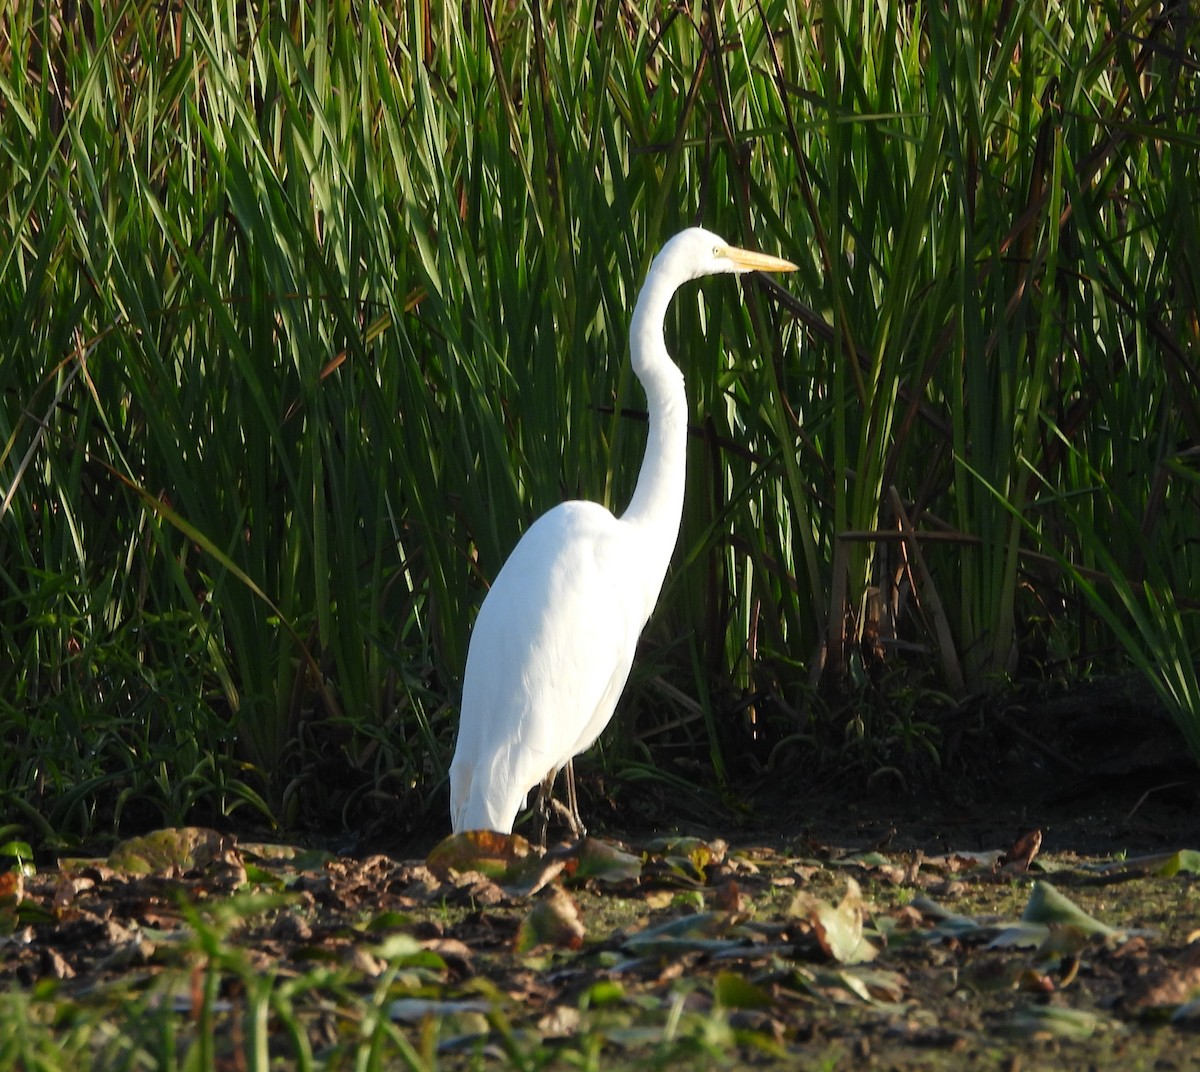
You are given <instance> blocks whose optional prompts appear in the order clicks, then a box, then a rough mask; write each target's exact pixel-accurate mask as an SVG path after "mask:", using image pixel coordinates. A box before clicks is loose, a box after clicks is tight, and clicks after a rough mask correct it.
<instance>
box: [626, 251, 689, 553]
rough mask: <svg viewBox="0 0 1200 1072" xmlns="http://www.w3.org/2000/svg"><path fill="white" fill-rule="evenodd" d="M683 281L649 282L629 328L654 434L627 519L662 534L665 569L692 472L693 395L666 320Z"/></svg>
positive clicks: (659, 544) (659, 546)
mask: <svg viewBox="0 0 1200 1072" xmlns="http://www.w3.org/2000/svg"><path fill="white" fill-rule="evenodd" d="M653 274H654V273H652V276H653ZM678 285H679V280H678V279H670V278H667V277H664V276H659V277H658V278H657V279H654V280H653V281H648V283H647V285H646V286H644V287H643V288H642V292H641V294H640V295H639V296H638V301H637V306H636V307H635V308H634V310H633V320H632V321H631V323H630V326H629V339H630V350H631V352H632V355H633V371H634V372H635V373H636V374H637V378H638V380H639V381H640V382H641V385H642V388H643V390H645V392H646V408H647V410H648V411H649V414H650V434H649V438H648V439H647V442H646V456H645V458H644V459H643V460H642V469H641V472H640V473H639V474H638V481H637V487H636V488H635V489H634V492H633V498H632V499H631V500H630V502H629V506H628V508H627V509H626V510H625V513H624V514H622V515H621V520H622V521H626V522H629V523H630V524H633V525H637V526H638V527H640V528H644V529H645V530H646V534H647V536H648V537H651V534H653V535H654V536H657V537H658V539H657V540H653V539H652V542H651V545H650V546H653V548H654V549H655V551H657V552H659V553H660V555H661V557H662V562H661V568H662V571H663V572H664V573H665V572H666V568H667V563H668V562H669V561H670V557H671V551H672V550H673V549H674V546H675V540H676V538H677V537H678V536H679V522H680V519H681V518H682V516H683V488H684V483H685V481H686V476H687V461H686V455H687V426H688V404H687V394H686V392H685V391H684V388H683V373H681V372H680V371H679V369H678V368H677V367H676V365H675V362H673V361H672V360H671V356H670V354H668V353H667V345H666V342H665V340H664V338H663V320H664V318H665V317H666V313H667V306H668V305H669V304H670V302H671V298H672V296H673V295H674V293H675V290H676V289H677V287H678ZM654 565H655V566H658V565H659V563H655V564H654Z"/></svg>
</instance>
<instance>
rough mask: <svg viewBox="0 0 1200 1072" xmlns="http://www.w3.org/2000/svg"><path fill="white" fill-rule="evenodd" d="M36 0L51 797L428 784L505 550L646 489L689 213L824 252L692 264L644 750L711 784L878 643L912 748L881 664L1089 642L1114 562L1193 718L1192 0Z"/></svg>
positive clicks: (10, 575)
mask: <svg viewBox="0 0 1200 1072" xmlns="http://www.w3.org/2000/svg"><path fill="white" fill-rule="evenodd" d="M0 18H2V19H3V22H2V24H0V42H2V49H0V101H2V102H3V106H2V108H0V113H2V114H0V139H2V142H0V144H2V148H3V152H2V153H0V175H2V179H0V184H2V185H3V187H4V188H5V189H6V190H7V191H8V196H7V197H6V198H5V200H4V203H3V207H2V208H0V212H3V225H2V226H0V309H2V310H3V315H0V349H2V352H3V355H4V356H3V360H2V362H0V390H2V397H3V400H4V403H3V406H2V407H0V442H3V448H2V449H0V472H2V473H3V476H2V477H0V486H2V488H3V492H4V499H3V502H4V508H3V516H2V517H0V525H2V526H3V541H2V542H0V584H2V586H3V588H2V592H0V645H2V649H3V657H2V660H0V705H2V708H3V725H4V735H5V741H6V744H7V745H8V747H7V748H6V749H5V753H4V757H3V759H0V788H2V790H3V792H4V793H5V794H6V797H7V799H8V800H9V801H10V802H11V803H12V804H13V805H14V806H16V807H20V808H22V809H23V810H24V811H25V812H26V814H27V815H28V816H29V818H30V821H32V822H42V823H44V824H46V826H47V828H48V829H59V830H64V829H65V830H73V831H83V830H89V829H91V828H93V826H94V825H96V824H98V823H99V824H107V823H109V822H111V821H113V819H114V817H116V818H121V817H127V816H129V815H130V809H133V810H134V813H135V814H136V816H137V817H139V818H145V819H147V820H149V819H151V818H153V819H156V820H157V819H166V820H167V821H177V820H179V819H181V818H182V817H183V816H185V815H189V814H196V813H197V811H201V812H203V811H204V810H207V811H209V812H211V813H214V814H225V813H228V812H229V811H230V810H232V809H234V808H237V807H249V808H251V809H253V810H254V811H255V812H257V813H260V814H262V815H264V816H266V815H270V816H273V817H284V818H286V819H288V820H289V821H296V820H298V819H300V818H301V817H305V816H310V817H311V816H320V817H329V816H331V815H337V814H340V815H341V816H342V818H343V819H344V820H346V821H350V820H352V819H355V818H356V817H358V816H361V814H362V812H363V809H365V808H367V807H368V804H369V803H370V802H371V801H375V802H378V801H380V800H384V801H386V800H392V799H395V800H398V801H399V806H400V807H401V809H402V810H403V812H404V814H405V815H406V816H407V819H406V821H407V822H410V823H411V822H417V821H418V817H419V816H420V815H421V814H422V813H423V812H424V811H425V810H426V809H428V808H430V806H431V805H432V804H434V803H436V801H437V800H438V799H439V797H438V794H439V792H440V791H441V790H440V785H441V781H442V779H443V777H444V772H445V768H446V764H447V761H448V756H449V750H450V747H451V745H452V741H453V733H454V712H455V703H456V700H457V687H458V680H459V675H460V673H461V667H462V663H463V659H464V656H465V650H466V641H467V637H468V635H469V627H470V622H471V619H472V616H473V613H474V608H475V607H476V606H477V605H478V602H479V600H480V598H481V596H482V593H483V591H484V590H485V587H486V584H487V582H488V580H489V579H490V578H491V577H492V576H494V575H495V572H496V570H497V569H498V568H499V565H500V563H501V562H502V561H503V557H504V555H505V554H506V553H507V552H508V550H509V549H511V547H512V545H513V544H514V543H515V541H516V539H517V537H518V536H519V534H520V532H521V531H522V530H523V528H524V527H525V525H526V524H527V523H528V522H529V520H530V519H532V517H534V516H535V515H536V514H537V513H539V512H541V511H542V510H544V509H546V508H547V507H549V506H550V505H552V504H553V503H555V502H557V501H559V500H560V499H562V498H563V497H566V496H586V497H589V498H596V499H600V500H601V501H603V502H605V503H606V504H607V505H609V506H611V507H613V508H614V509H620V508H621V507H623V505H624V503H625V502H626V500H627V498H628V496H629V494H630V491H631V489H632V486H633V481H634V478H635V475H636V471H637V466H638V464H639V461H640V453H641V450H642V445H643V442H644V438H643V437H644V431H643V428H644V424H643V421H642V420H641V419H640V417H639V410H640V407H641V406H642V405H643V402H642V397H641V394H640V391H639V390H638V388H637V386H636V382H635V381H634V379H633V377H632V374H631V371H630V368H629V364H628V361H627V360H626V342H625V340H626V331H627V319H628V313H629V310H630V308H631V307H632V304H633V300H634V298H635V295H636V291H637V287H638V285H639V283H640V279H641V276H642V275H643V273H644V271H645V268H646V266H647V264H648V262H649V258H650V257H651V256H652V254H653V251H654V250H655V249H656V248H657V246H658V245H659V244H660V243H661V242H662V241H663V240H664V239H665V238H666V237H668V236H669V235H670V234H671V233H673V232H674V231H675V230H677V229H679V228H681V227H683V226H686V225H688V224H690V223H693V222H703V223H704V224H705V225H707V226H709V227H711V228H713V229H715V230H718V231H720V232H723V233H724V234H726V235H727V236H728V237H729V238H731V239H733V240H737V241H739V242H741V243H742V244H758V245H760V246H762V247H763V248H764V249H767V250H771V251H778V252H781V253H783V254H784V255H786V256H788V257H790V258H791V259H793V260H796V261H797V262H799V263H800V266H801V271H800V272H799V273H798V275H797V276H796V277H793V279H792V280H789V282H788V284H787V287H786V289H783V288H781V287H780V286H779V285H777V284H771V283H762V282H748V283H746V284H744V285H743V287H742V289H741V293H738V292H737V291H736V290H735V284H733V283H731V282H730V281H717V282H712V283H709V284H705V285H704V286H703V287H701V288H698V289H695V290H691V291H688V292H685V293H684V294H683V295H682V296H681V298H680V299H679V300H678V301H677V302H676V307H675V311H674V314H673V316H672V323H671V324H670V325H669V332H668V334H669V338H670V343H671V346H672V349H673V352H674V353H676V354H677V355H678V357H679V360H680V363H681V365H682V367H683V369H684V371H685V374H686V376H687V379H688V385H689V393H690V396H691V399H692V405H693V413H694V429H695V436H694V440H693V445H692V452H691V459H690V472H689V478H688V480H689V487H688V505H687V509H686V516H685V520H684V530H683V534H682V537H681V541H680V546H679V551H678V555H677V558H676V566H675V568H674V570H673V572H672V575H671V577H670V578H669V580H668V586H667V589H666V592H665V595H664V600H663V604H662V606H661V608H660V611H659V612H658V613H657V614H656V616H655V619H654V621H653V622H652V624H651V627H650V629H649V631H648V634H647V638H646V642H645V644H644V645H643V658H642V660H641V661H640V663H639V669H638V670H637V671H636V673H635V680H634V682H633V685H632V688H631V691H630V696H629V699H628V702H627V703H626V705H624V709H623V712H622V714H621V715H620V717H619V718H618V727H617V728H616V729H615V731H614V734H613V736H612V738H611V746H612V747H611V751H612V752H613V754H614V757H618V758H620V759H621V762H623V763H635V762H645V761H648V762H649V763H650V764H652V765H653V766H655V767H656V768H657V769H658V770H659V771H661V772H666V773H670V772H672V771H677V772H683V771H686V770H687V769H689V768H676V767H675V766H674V762H675V760H676V759H681V760H689V761H690V760H692V759H694V758H695V756H696V755H697V754H703V755H707V757H708V760H707V762H708V763H709V765H711V766H712V767H713V769H714V770H715V771H716V772H717V774H718V776H720V777H724V776H725V774H726V767H727V765H728V762H729V758H730V756H731V755H733V754H734V753H735V752H736V753H738V754H741V753H744V752H746V750H747V749H746V748H744V747H742V745H743V743H744V742H745V741H746V740H747V738H761V739H762V740H763V744H764V752H763V755H764V756H765V754H766V751H765V749H766V748H769V746H770V745H771V744H772V743H773V742H774V741H777V740H778V739H779V738H780V737H781V736H786V735H788V734H790V733H794V732H803V731H805V730H806V728H807V726H808V725H809V717H810V716H809V712H810V711H814V710H829V709H830V708H829V707H828V706H823V705H822V704H818V703H816V696H815V694H814V692H813V689H812V684H813V682H814V681H817V680H818V679H820V680H821V681H822V682H823V683H824V684H828V685H834V686H838V685H839V684H840V683H843V682H846V681H854V680H859V681H864V682H868V681H875V682H876V685H875V686H872V694H873V695H876V701H875V703H876V704H877V705H878V710H879V711H881V712H884V714H883V715H881V716H879V717H878V718H876V719H875V720H874V722H872V729H873V732H879V733H884V734H886V733H887V732H889V725H890V724H889V722H888V717H889V716H887V714H886V712H887V711H888V710H889V701H888V700H887V696H886V695H883V696H882V697H880V696H879V691H878V690H879V689H880V688H881V686H880V685H879V682H880V681H884V682H887V681H913V682H917V683H925V684H926V685H928V686H930V687H935V688H937V689H939V690H945V691H948V692H950V693H952V694H956V695H958V696H960V697H961V696H964V695H967V694H970V693H975V692H979V691H981V690H985V689H990V688H994V687H997V686H999V685H1002V684H1003V683H1004V682H1005V681H1007V680H1010V679H1011V678H1012V677H1013V676H1020V675H1025V674H1030V673H1034V674H1036V673H1039V672H1041V670H1040V666H1039V658H1041V659H1045V658H1049V657H1050V654H1051V653H1060V654H1062V655H1064V656H1065V657H1066V658H1067V659H1069V660H1071V661H1075V662H1078V663H1079V665H1081V666H1083V667H1085V668H1086V667H1087V666H1090V665H1092V664H1091V662H1090V660H1091V659H1092V658H1093V657H1094V656H1095V653H1096V652H1098V651H1103V650H1104V649H1105V648H1106V647H1107V646H1111V645H1112V644H1114V643H1116V644H1118V645H1119V644H1120V643H1121V641H1122V640H1123V639H1124V638H1125V636H1126V635H1129V634H1122V633H1121V631H1120V628H1116V624H1115V623H1116V622H1118V621H1119V622H1123V623H1125V624H1124V626H1123V627H1124V628H1126V629H1128V628H1129V621H1130V619H1129V617H1128V613H1129V608H1130V606H1131V605H1132V604H1131V603H1130V599H1129V598H1128V597H1122V594H1121V593H1122V592H1126V591H1128V592H1134V593H1135V594H1136V600H1135V602H1136V605H1137V606H1139V607H1142V608H1144V615H1143V616H1144V617H1145V619H1146V620H1147V621H1151V620H1158V618H1156V617H1155V615H1156V613H1157V610H1156V609H1155V608H1158V609H1161V608H1162V607H1164V606H1166V605H1167V604H1165V603H1163V601H1162V599H1161V598H1160V596H1161V594H1162V593H1163V592H1167V593H1170V594H1171V596H1172V597H1173V603H1171V604H1170V605H1171V606H1172V607H1173V608H1174V609H1175V611H1177V614H1175V615H1174V616H1171V617H1170V620H1169V622H1165V624H1164V625H1163V629H1164V630H1166V632H1165V633H1163V634H1162V635H1163V637H1164V643H1166V642H1167V641H1168V640H1169V643H1170V651H1171V652H1172V655H1171V660H1172V661H1173V662H1174V663H1176V664H1178V665H1179V666H1180V667H1191V668H1192V679H1191V681H1192V683H1193V686H1192V687H1193V691H1192V693H1191V694H1190V696H1189V695H1188V694H1187V692H1186V690H1185V694H1184V696H1183V699H1182V701H1181V703H1180V704H1179V705H1177V711H1178V712H1179V714H1178V717H1180V718H1181V722H1182V724H1184V725H1190V726H1191V727H1193V733H1194V726H1195V724H1196V720H1197V719H1198V718H1200V712H1198V710H1197V697H1196V696H1195V694H1194V658H1195V652H1196V646H1197V643H1198V637H1197V627H1196V621H1195V589H1194V583H1192V582H1191V580H1190V578H1191V577H1194V576H1195V575H1196V573H1195V569H1194V566H1195V562H1194V559H1195V556H1196V553H1197V552H1196V546H1197V537H1198V535H1200V533H1198V531H1197V530H1198V523H1197V481H1196V455H1195V445H1196V443H1197V441H1198V436H1200V419H1198V418H1200V414H1198V413H1197V399H1198V398H1200V392H1198V391H1197V386H1198V384H1197V371H1196V369H1197V364H1196V362H1197V357H1196V354H1197V329H1196V323H1197V309H1198V307H1200V300H1198V299H1200V295H1198V293H1197V283H1196V280H1197V272H1196V263H1195V261H1196V257H1197V253H1196V250H1197V248H1200V247H1198V246H1197V243H1196V239H1197V237H1198V236H1200V207H1198V206H1200V192H1198V191H1200V175H1198V174H1197V172H1198V170H1200V169H1198V167H1197V150H1198V149H1200V138H1198V136H1197V135H1196V132H1195V131H1196V122H1195V120H1196V112H1197V104H1198V98H1200V95H1198V93H1197V82H1196V69H1195V61H1194V56H1195V54H1196V47H1195V46H1196V44H1197V33H1198V31H1197V25H1196V20H1195V19H1194V18H1193V17H1192V16H1191V15H1190V13H1189V11H1188V8H1187V7H1186V6H1174V7H1168V8H1165V9H1163V8H1160V6H1157V5H1141V6H1135V7H1133V8H1127V7H1122V6H1119V5H1116V4H1100V5H1096V4H1085V3H1082V2H1066V3H1048V2H1045V0H1042V2H1032V0H1030V2H1024V3H1022V2H1020V0H1016V2H1011V3H1009V2H1006V3H1001V2H999V0H995V2H990V3H984V4H982V5H965V4H961V5H950V6H946V5H940V6H939V5H934V6H932V7H926V6H923V5H920V4H911V5H903V6H902V5H868V6H867V7H866V8H861V7H860V6H859V5H851V4H841V3H835V2H831V0H830V2H825V3H821V4H818V5H802V4H798V3H792V2H787V0H775V2H770V0H762V2H760V3H755V4H750V3H731V4H723V5H717V4H712V3H708V4H698V5H696V6H695V7H692V8H680V7H674V6H663V7H661V8H656V9H654V10H652V11H650V12H649V13H645V14H643V13H641V12H639V11H635V10H634V9H633V8H622V7H620V6H619V5H610V4H593V5H586V4H585V5H582V6H573V7H559V6H557V5H550V6H548V7H543V6H541V5H518V6H516V7H513V6H511V5H501V6H499V7H496V8H487V9H483V8H480V7H479V6H470V7H468V8H466V9H464V8H461V7H458V6H449V7H440V6H429V5H424V4H396V5H389V6H386V7H381V6H376V5H353V4H348V3H320V2H316V0H309V2H307V3H304V4H301V5H300V6H299V7H296V8H295V9H294V10H293V12H292V13H291V14H290V15H288V16H286V17H285V16H284V15H283V14H282V13H279V12H276V11H275V10H274V9H272V8H265V9H262V10H256V9H252V8H249V7H247V6H245V5H240V4H234V3H229V2H222V0H216V2H213V3H211V4H209V5H205V6H204V7H203V8H199V7H194V6H190V5H184V6H182V7H180V8H178V9H174V10H171V11H167V10H165V9H163V8H162V7H161V5H154V4H150V3H148V2H141V3H137V2H129V3H126V4H124V5H100V4H91V5H87V6H85V7H84V8H83V9H82V11H81V13H80V17H79V19H78V20H76V21H75V22H73V23H71V24H66V23H63V22H60V21H59V18H58V16H57V14H56V13H54V12H52V11H50V10H49V9H48V8H47V9H37V10H26V9H25V8H22V7H20V6H19V5H18V6H16V7H14V8H10V9H6V10H5V13H4V14H3V16H0ZM1117 519H1125V520H1129V519H1132V520H1131V521H1129V524H1125V521H1122V522H1121V524H1120V525H1117V523H1116V522H1117ZM1117 533H1120V534H1121V536H1120V538H1118V537H1117ZM1135 534H1136V536H1135ZM1035 548H1036V549H1039V550H1040V551H1042V552H1043V555H1042V557H1031V556H1030V555H1029V554H1028V552H1029V551H1030V550H1031V549H1035ZM1046 552H1049V553H1048V554H1047V553H1046ZM1056 556H1058V557H1057V561H1065V562H1067V563H1068V564H1070V565H1074V566H1078V567H1079V568H1080V569H1081V570H1083V571H1085V572H1084V573H1083V574H1080V576H1086V577H1090V576H1092V574H1089V573H1087V572H1086V571H1087V570H1089V569H1096V568H1099V569H1101V570H1102V572H1106V573H1108V574H1110V575H1112V577H1113V578H1114V579H1115V580H1116V581H1117V583H1116V585H1115V586H1112V585H1107V584H1105V583H1103V582H1101V583H1098V584H1094V585H1090V584H1089V585H1088V586H1082V587H1081V586H1078V585H1073V584H1071V583H1070V581H1069V575H1064V574H1063V573H1062V571H1061V569H1060V568H1059V567H1058V566H1055V565H1053V563H1054V562H1055V561H1056ZM1047 562H1050V563H1051V565H1047ZM1151 568H1152V569H1153V571H1156V572H1154V573H1153V576H1154V577H1156V578H1158V577H1161V578H1162V582H1161V583H1156V585H1155V586H1152V587H1151V588H1146V589H1143V588H1141V587H1139V584H1140V579H1141V578H1142V577H1148V576H1151V574H1150V573H1148V572H1147V570H1148V569H1151ZM1068 572H1069V571H1068ZM1064 577H1066V579H1064ZM1124 581H1128V582H1129V586H1126V587H1122V584H1123V582H1124ZM1130 586H1131V587H1130ZM1156 592H1157V593H1159V596H1156V595H1155V594H1154V593H1156ZM1089 598H1090V599H1091V600H1092V601H1093V607H1094V611H1095V614H1094V615H1085V616H1083V617H1082V618H1081V616H1080V615H1079V613H1077V611H1076V608H1077V606H1078V604H1079V600H1081V599H1084V600H1086V599H1089ZM1123 598H1124V601H1123V602H1122V599H1123ZM1147 601H1148V602H1147ZM1110 610H1111V612H1112V613H1111V614H1110V613H1109V611H1110ZM1113 615H1116V616H1117V617H1116V618H1114V617H1113ZM1081 621H1082V623H1083V624H1082V625H1081V624H1080V622H1081ZM1168 626H1169V628H1168ZM1114 628H1116V631H1115V632H1114V631H1113V630H1114ZM1154 635H1158V634H1154ZM1157 643H1158V641H1156V640H1154V639H1153V637H1150V638H1148V639H1147V641H1146V644H1147V646H1146V647H1145V649H1144V650H1143V649H1139V653H1138V657H1139V660H1140V663H1141V665H1143V666H1144V667H1145V668H1146V669H1147V671H1148V672H1151V673H1153V672H1154V668H1155V667H1157V666H1158V665H1159V663H1158V654H1159V653H1158V651H1156V648H1155V645H1156V644H1157ZM1163 650H1164V651H1165V650H1166V649H1165V648H1164V649H1163ZM833 706H834V707H835V708H836V703H835V704H834V705H833ZM737 712H747V713H750V715H751V716H752V717H754V718H755V719H756V720H757V721H756V722H755V723H754V724H753V725H752V726H748V725H747V724H746V723H747V720H748V717H747V716H745V715H742V716H739V715H738V714H737ZM1193 739H1194V737H1193ZM744 773H745V772H744V769H743V770H742V771H741V774H744ZM730 776H731V777H732V776H733V775H732V774H731V775H730ZM371 806H372V807H374V806H376V805H371ZM338 809H341V811H340V813H339V812H338ZM433 814H434V815H436V810H435V811H434V812H433Z"/></svg>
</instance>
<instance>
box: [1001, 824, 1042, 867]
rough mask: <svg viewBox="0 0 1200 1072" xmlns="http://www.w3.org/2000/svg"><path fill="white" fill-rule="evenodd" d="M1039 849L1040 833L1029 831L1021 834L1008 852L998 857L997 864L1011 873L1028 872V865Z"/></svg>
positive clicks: (1040, 845) (1038, 831)
mask: <svg viewBox="0 0 1200 1072" xmlns="http://www.w3.org/2000/svg"><path fill="white" fill-rule="evenodd" d="M1041 847H1042V832H1041V831H1040V830H1030V831H1029V833H1027V834H1022V835H1021V836H1020V837H1019V838H1017V840H1016V841H1014V842H1013V844H1012V846H1011V847H1010V848H1009V850H1008V852H1006V853H1005V854H1004V855H1003V856H1001V857H1000V860H999V864H1000V866H1001V867H1005V868H1008V869H1010V870H1012V871H1028V870H1029V865H1030V864H1031V863H1033V860H1034V858H1035V857H1036V856H1037V854H1038V852H1039V850H1040V849H1041Z"/></svg>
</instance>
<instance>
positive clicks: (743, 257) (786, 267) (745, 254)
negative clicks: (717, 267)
mask: <svg viewBox="0 0 1200 1072" xmlns="http://www.w3.org/2000/svg"><path fill="white" fill-rule="evenodd" d="M725 256H726V257H728V258H729V259H730V260H731V261H733V263H734V264H736V265H737V266H738V267H739V268H741V269H742V270H743V271H745V272H794V271H795V270H796V265H794V264H793V263H792V262H791V261H785V260H784V259H783V258H782V257H772V256H771V255H770V254H767V253H755V252H753V251H752V250H749V249H738V247H737V246H726V247H725Z"/></svg>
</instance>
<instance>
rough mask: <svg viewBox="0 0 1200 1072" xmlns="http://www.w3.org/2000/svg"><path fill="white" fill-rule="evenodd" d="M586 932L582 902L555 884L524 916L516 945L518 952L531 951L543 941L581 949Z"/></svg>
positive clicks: (544, 943)
mask: <svg viewBox="0 0 1200 1072" xmlns="http://www.w3.org/2000/svg"><path fill="white" fill-rule="evenodd" d="M585 933H586V932H585V930H584V926H583V922H582V921H581V920H580V918H579V906H578V905H576V904H575V902H574V901H573V900H572V899H571V895H570V894H569V893H567V892H566V890H564V889H562V888H561V887H559V886H553V887H551V888H550V889H548V890H547V891H546V892H545V893H544V894H543V895H542V896H541V897H539V898H538V900H537V903H536V904H535V905H534V906H533V907H532V908H531V909H530V910H529V913H528V914H527V915H526V916H525V918H524V919H523V920H521V925H520V927H518V928H517V937H516V941H515V942H514V947H515V949H516V951H517V952H518V953H528V952H529V951H530V950H532V949H536V948H537V947H538V946H541V945H555V946H561V947H563V948H566V949H579V948H580V947H582V945H583V937H584V934H585Z"/></svg>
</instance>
